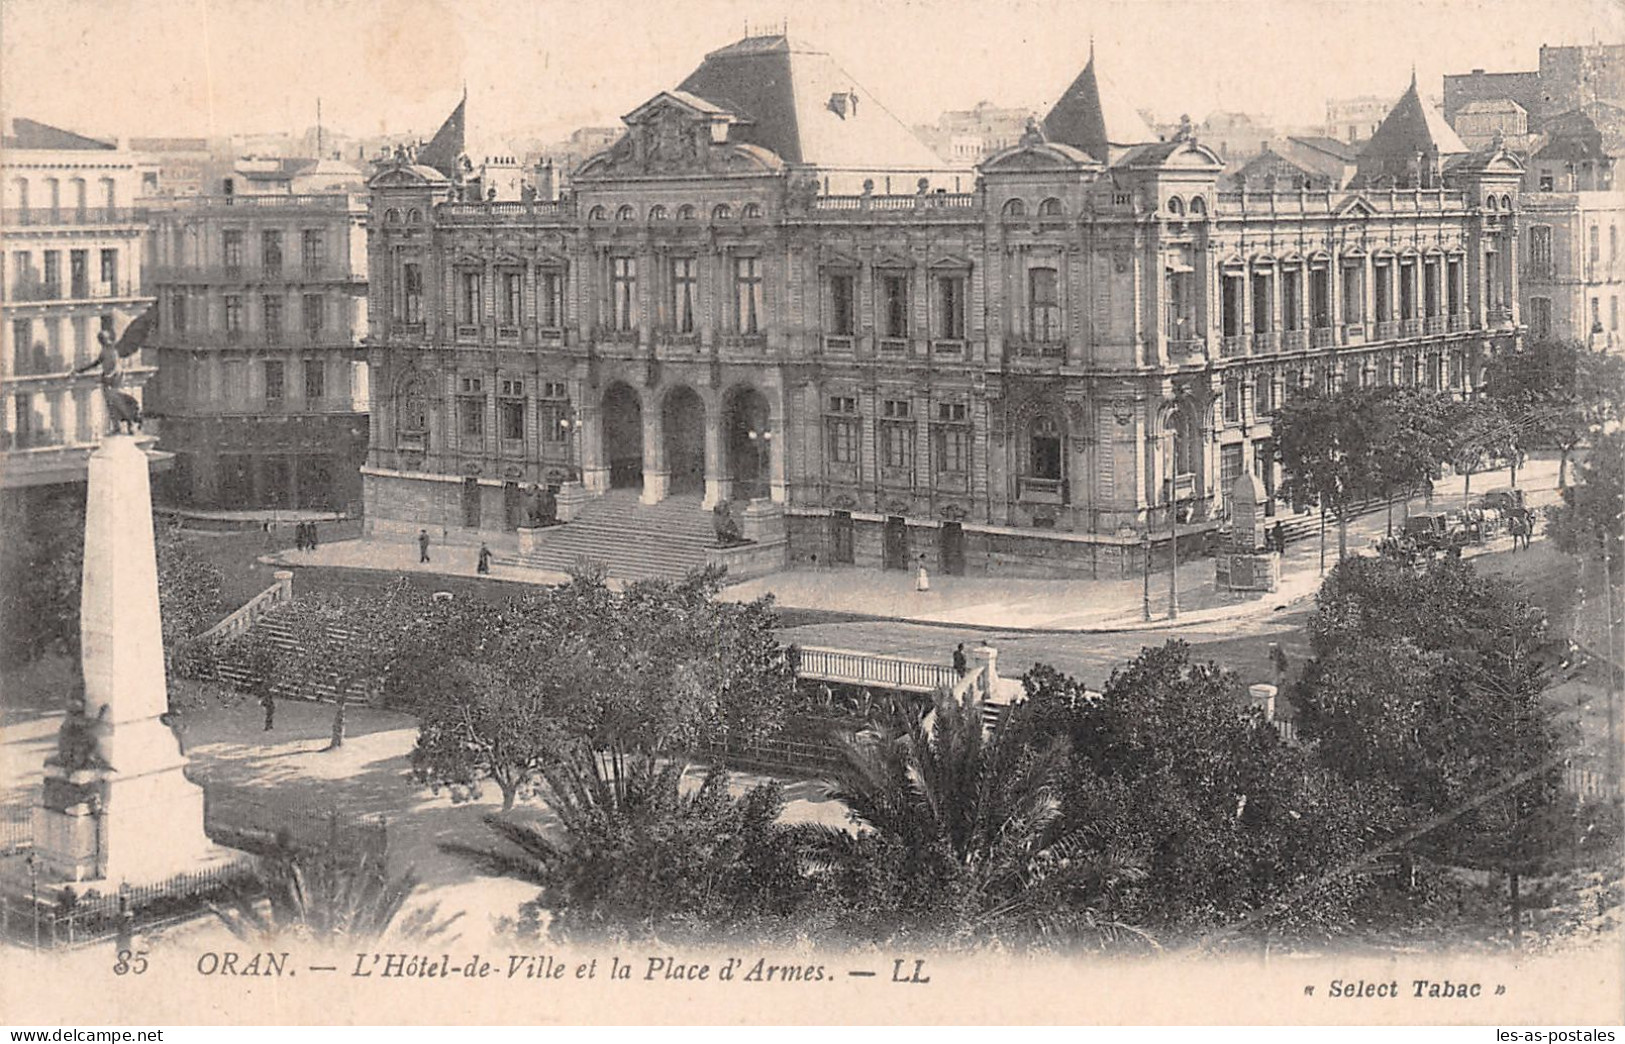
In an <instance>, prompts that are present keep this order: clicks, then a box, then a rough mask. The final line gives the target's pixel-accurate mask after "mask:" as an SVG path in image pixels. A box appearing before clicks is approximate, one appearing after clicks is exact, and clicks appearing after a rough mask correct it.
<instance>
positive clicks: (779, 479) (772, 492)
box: [767, 402, 920, 504]
mask: <svg viewBox="0 0 1625 1044" xmlns="http://www.w3.org/2000/svg"><path fill="white" fill-rule="evenodd" d="M767 430H768V433H769V434H770V435H772V436H773V437H772V438H771V439H770V440H768V446H767V488H768V496H769V497H770V498H771V499H772V501H773V503H775V504H782V503H784V500H785V481H784V472H785V469H784V456H785V449H786V447H785V445H784V441H785V435H784V404H783V403H782V402H781V403H778V404H776V408H774V409H773V410H772V412H771V413H769V415H768V419H767ZM915 452H916V454H918V453H919V452H920V447H918V446H916V447H915Z"/></svg>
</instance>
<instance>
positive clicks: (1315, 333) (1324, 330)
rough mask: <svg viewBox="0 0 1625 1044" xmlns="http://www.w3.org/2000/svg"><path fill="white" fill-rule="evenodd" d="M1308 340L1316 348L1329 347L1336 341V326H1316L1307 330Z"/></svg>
mask: <svg viewBox="0 0 1625 1044" xmlns="http://www.w3.org/2000/svg"><path fill="white" fill-rule="evenodd" d="M1309 342H1310V343H1311V344H1313V345H1314V346H1315V347H1316V348H1330V347H1331V346H1332V345H1333V344H1335V343H1337V328H1336V327H1332V326H1317V327H1315V328H1314V329H1313V330H1310V331H1309Z"/></svg>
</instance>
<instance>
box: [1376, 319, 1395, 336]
mask: <svg viewBox="0 0 1625 1044" xmlns="http://www.w3.org/2000/svg"><path fill="white" fill-rule="evenodd" d="M1398 336H1399V320H1397V319H1378V320H1377V340H1379V341H1392V340H1394V339H1395V338H1396V337H1398Z"/></svg>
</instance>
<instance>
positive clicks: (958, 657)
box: [954, 642, 967, 678]
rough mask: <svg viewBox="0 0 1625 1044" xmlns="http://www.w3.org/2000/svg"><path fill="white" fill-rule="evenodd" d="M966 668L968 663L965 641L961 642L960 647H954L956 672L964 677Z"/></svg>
mask: <svg viewBox="0 0 1625 1044" xmlns="http://www.w3.org/2000/svg"><path fill="white" fill-rule="evenodd" d="M966 668H967V663H966V660H965V643H964V642H960V643H959V646H958V648H956V649H954V674H956V675H958V676H959V677H961V678H963V677H964V676H965V670H966Z"/></svg>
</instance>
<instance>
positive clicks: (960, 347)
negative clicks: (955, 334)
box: [931, 340, 965, 359]
mask: <svg viewBox="0 0 1625 1044" xmlns="http://www.w3.org/2000/svg"><path fill="white" fill-rule="evenodd" d="M931 355H932V357H933V358H936V359H963V358H964V357H965V342H964V341H958V340H955V341H948V340H943V341H932V342H931Z"/></svg>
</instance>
